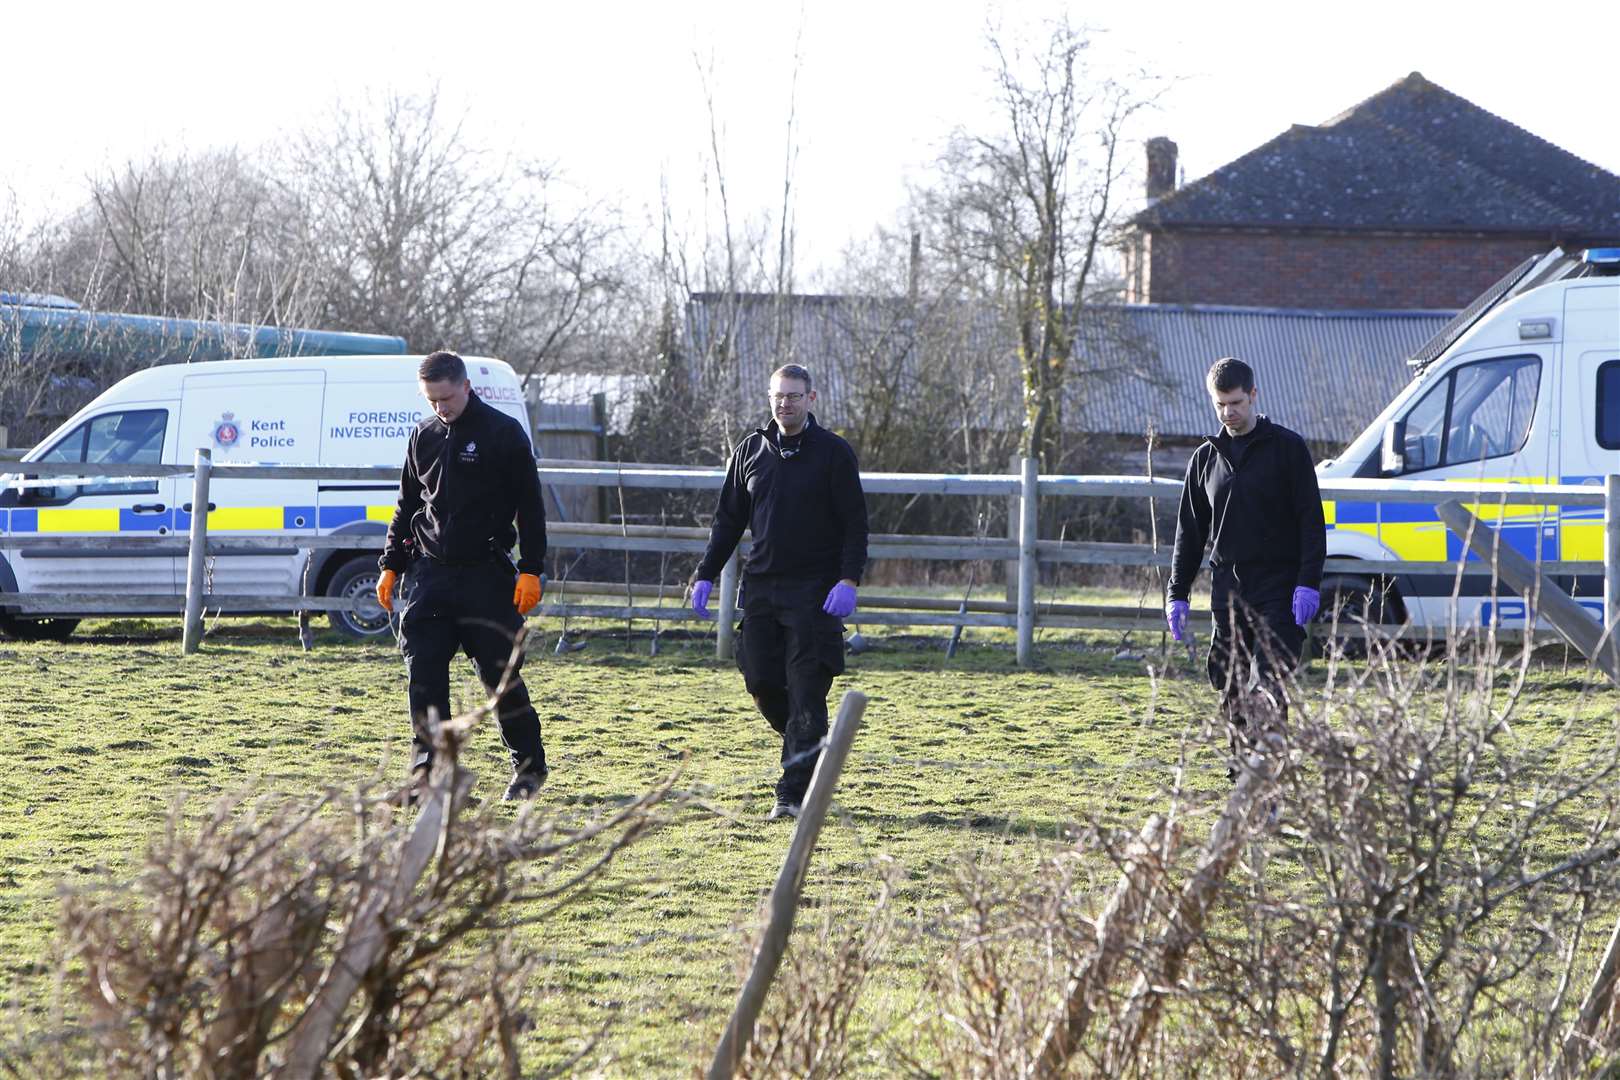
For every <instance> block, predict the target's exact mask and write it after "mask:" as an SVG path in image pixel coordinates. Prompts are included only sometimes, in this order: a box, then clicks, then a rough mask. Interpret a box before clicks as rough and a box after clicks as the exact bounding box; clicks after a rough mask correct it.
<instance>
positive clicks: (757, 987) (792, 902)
mask: <svg viewBox="0 0 1620 1080" xmlns="http://www.w3.org/2000/svg"><path fill="white" fill-rule="evenodd" d="M865 712H866V695H865V694H862V693H861V692H860V691H858V690H850V691H848V692H846V693H845V694H844V700H843V701H842V702H840V703H839V706H838V719H837V720H836V721H835V722H834V723H833V727H832V732H831V734H830V735H829V736H828V739H827V748H826V749H825V750H823V751H822V753H821V760H820V761H818V762H816V773H815V775H814V776H813V777H811V778H810V790H809V791H808V792H807V793H806V794H805V797H804V808H803V809H802V810H801V811H800V812H799V824H798V827H797V828H795V829H794V831H793V843H792V844H791V845H790V846H789V847H788V853H787V859H786V860H784V861H783V863H782V870H781V872H780V873H779V874H777V875H776V884H775V885H774V886H772V888H771V920H770V922H769V923H768V924H767V925H766V927H765V936H764V937H762V938H761V939H760V942H759V951H758V952H756V953H755V954H754V965H753V967H752V968H751V969H750V970H749V972H748V981H747V982H745V983H743V988H742V990H741V991H740V992H739V993H738V994H737V1006H736V1008H734V1009H733V1010H732V1012H731V1021H730V1022H729V1023H727V1024H726V1033H725V1034H724V1035H723V1036H721V1038H720V1045H719V1046H717V1047H715V1049H714V1060H713V1061H712V1062H710V1063H709V1080H731V1077H732V1076H734V1075H735V1074H736V1072H737V1063H738V1062H740V1061H741V1060H742V1056H743V1051H744V1050H746V1049H747V1048H748V1042H749V1040H750V1039H752V1038H753V1037H754V1023H755V1022H756V1021H757V1020H758V1019H759V1010H760V1007H761V1006H762V1005H764V1004H765V994H766V992H767V991H769V990H770V988H771V982H772V981H773V980H774V979H775V978H776V969H777V967H778V966H779V965H780V964H781V963H782V954H783V953H784V952H786V951H787V942H788V935H790V934H792V933H793V918H794V915H795V914H797V912H798V909H799V894H800V893H801V892H802V891H803V890H804V875H805V872H806V871H808V870H809V868H810V855H811V853H812V852H813V851H815V849H816V838H817V837H819V836H820V835H821V826H822V823H823V822H824V821H826V819H827V807H828V806H829V805H830V804H831V803H832V793H833V788H835V787H837V786H838V774H839V773H840V772H842V771H843V768H844V761H845V760H846V759H847V758H848V757H849V748H850V744H851V743H853V742H854V741H855V732H857V731H858V730H860V726H861V717H862V716H863V715H864V714H865Z"/></svg>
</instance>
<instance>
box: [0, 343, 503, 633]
mask: <svg viewBox="0 0 1620 1080" xmlns="http://www.w3.org/2000/svg"><path fill="white" fill-rule="evenodd" d="M420 362H421V358H420V357H417V356H321V357H296V358H284V359H264V360H219V361H210V362H206V363H196V364H169V365H163V366H159V367H153V368H148V369H146V370H144V371H140V372H137V373H135V374H134V375H131V376H129V377H128V378H126V379H123V380H122V381H120V382H118V383H117V384H115V385H114V386H113V387H111V388H110V389H108V390H107V391H106V392H104V393H103V394H101V395H100V396H99V397H97V398H96V399H95V400H94V401H92V402H90V404H88V405H86V406H85V407H84V408H83V409H81V410H79V412H78V413H76V414H75V415H74V416H73V417H72V418H70V419H69V420H68V421H67V422H66V423H64V424H63V425H62V426H61V427H59V428H57V430H56V431H54V432H52V433H51V434H50V435H49V436H47V437H46V438H45V439H44V440H43V441H42V442H40V443H39V445H37V446H35V447H34V448H33V449H32V450H30V451H29V452H28V453H27V454H25V455H24V456H23V458H22V460H21V462H20V463H19V464H16V465H12V466H7V468H8V469H11V470H14V472H13V474H12V475H10V476H6V477H3V478H0V630H3V631H5V632H8V633H10V634H12V635H14V636H23V637H54V638H62V637H65V636H66V635H67V634H69V633H71V632H72V630H73V627H74V625H76V623H77V621H78V619H79V618H80V617H82V616H84V615H87V614H90V612H87V611H74V610H72V608H71V606H64V607H63V608H61V609H60V610H58V609H56V608H54V607H53V608H51V609H50V610H48V611H38V612H37V611H34V610H30V611H29V612H28V614H27V615H26V616H25V615H23V614H20V613H19V611H18V610H17V609H16V608H13V609H11V610H10V611H7V610H6V609H5V606H4V594H5V593H7V592H14V593H15V592H23V593H60V594H64V595H70V594H79V595H84V594H93V595H94V596H96V597H97V598H99V599H101V600H103V601H106V602H109V603H110V604H111V605H112V607H113V608H114V609H115V610H113V611H110V612H109V611H106V610H105V609H104V608H101V607H98V608H97V611H96V614H117V613H118V612H117V611H116V606H117V601H118V599H119V598H121V597H136V596H145V597H151V596H183V595H184V593H185V586H186V581H185V578H186V559H185V558H184V557H183V556H176V555H174V554H158V553H155V552H143V551H140V550H138V549H134V550H131V549H120V548H119V547H118V546H117V545H109V544H107V543H105V541H106V540H107V539H108V538H111V537H120V536H170V535H175V536H186V535H187V534H188V532H189V530H190V527H191V513H192V506H191V491H192V479H191V478H190V477H189V476H180V477H164V478H160V479H138V478H130V477H105V478H103V477H96V478H89V477H80V478H60V479H53V478H39V479H36V478H35V477H32V476H30V475H29V473H28V465H29V463H31V462H66V463H72V462H84V463H95V464H128V465H131V466H137V465H156V464H162V465H190V464H192V463H193V461H194V460H195V456H196V451H197V449H198V448H205V449H207V450H209V451H210V452H211V455H212V461H213V464H214V465H216V466H219V465H233V464H242V465H245V464H252V465H319V466H386V467H389V468H393V469H396V470H397V469H398V468H399V467H400V465H401V463H402V462H403V461H404V459H405V445H406V441H407V440H408V438H409V436H410V433H411V429H412V428H414V427H415V426H416V424H417V422H418V421H420V420H421V419H422V418H423V417H425V416H427V415H428V407H427V402H426V400H425V399H423V397H422V396H421V394H420V392H419V390H418V384H417V378H416V370H417V365H418V364H419V363H420ZM466 363H467V374H468V377H469V378H470V380H471V381H472V385H473V390H474V392H476V393H477V394H478V396H479V397H481V398H483V399H484V400H485V401H486V402H488V403H489V404H490V405H492V406H494V407H495V408H497V409H499V410H501V411H502V412H504V413H507V414H508V415H510V416H512V417H513V418H515V419H517V420H518V421H519V422H521V423H522V425H523V430H524V431H526V432H527V431H529V430H530V425H529V416H528V407H527V405H526V404H525V401H524V396H523V388H522V385H521V383H520V382H519V380H518V377H517V374H516V373H515V372H514V371H513V370H512V368H511V367H510V366H508V365H507V364H506V363H504V362H502V361H500V360H491V359H481V358H477V357H468V358H466ZM397 493H398V483H397V481H389V482H384V481H366V480H359V481H356V480H331V481H327V480H319V481H318V480H313V479H309V480H305V479H241V478H236V479H233V478H231V477H230V476H229V474H228V473H222V472H215V473H213V475H212V477H211V479H210V487H209V506H208V509H207V513H208V532H209V535H210V536H211V537H214V536H217V537H220V538H241V537H267V538H272V539H273V540H275V541H281V542H283V543H281V544H277V545H276V546H274V547H272V548H270V549H268V550H265V551H263V552H262V553H260V552H255V553H254V554H251V555H220V556H217V557H215V558H213V559H212V565H211V567H210V571H209V573H210V585H211V587H210V588H209V589H208V591H209V592H211V593H216V594H236V595H241V596H256V597H267V598H273V597H288V598H291V597H296V596H299V595H301V594H306V595H312V596H331V597H352V598H358V599H360V600H361V601H362V609H361V610H359V611H355V612H333V613H332V616H331V618H332V625H333V626H334V627H335V628H336V629H338V630H340V631H342V632H344V633H347V634H350V635H352V636H366V635H370V634H377V633H381V632H384V631H385V630H386V629H387V627H388V620H387V617H386V615H385V613H384V612H383V611H382V609H381V607H379V606H377V604H376V600H375V598H374V597H375V588H376V582H377V555H378V551H377V550H376V549H375V548H358V547H357V548H352V549H350V548H316V549H311V548H308V547H301V546H300V544H299V542H300V541H301V540H304V539H307V538H309V537H316V536H356V537H358V536H364V535H373V534H381V533H383V532H385V531H386V530H387V527H388V522H389V521H390V520H391V519H392V517H393V512H394V502H395V498H396V496H397ZM37 536H48V537H52V538H55V539H58V540H60V541H62V543H61V544H59V545H56V544H53V545H51V546H50V547H49V548H48V549H42V548H38V547H33V548H10V549H8V548H6V547H5V546H4V540H5V538H7V537H37ZM76 541H77V543H76ZM141 610H142V609H141V608H140V607H139V606H137V605H132V606H131V607H130V609H129V613H136V612H139V611H141ZM146 610H147V611H148V612H149V611H150V609H149V608H147V609H146ZM231 610H232V611H233V612H236V611H240V610H247V609H243V608H236V607H233V608H232V609H231ZM262 610H280V611H290V610H291V609H290V608H288V607H279V608H275V607H267V608H263V609H262ZM41 616H44V617H41Z"/></svg>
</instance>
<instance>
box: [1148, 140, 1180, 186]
mask: <svg viewBox="0 0 1620 1080" xmlns="http://www.w3.org/2000/svg"><path fill="white" fill-rule="evenodd" d="M1174 190H1176V144H1175V143H1173V142H1171V141H1170V140H1169V139H1167V138H1165V137H1164V136H1163V135H1156V136H1154V137H1153V138H1151V139H1149V140H1148V141H1147V197H1148V198H1150V199H1162V198H1164V197H1165V196H1166V195H1168V194H1170V193H1171V192H1172V191H1174Z"/></svg>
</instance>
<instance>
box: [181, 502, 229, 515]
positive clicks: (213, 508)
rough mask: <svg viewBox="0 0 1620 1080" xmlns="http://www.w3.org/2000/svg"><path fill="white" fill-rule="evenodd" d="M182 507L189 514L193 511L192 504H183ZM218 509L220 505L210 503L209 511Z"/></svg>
mask: <svg viewBox="0 0 1620 1080" xmlns="http://www.w3.org/2000/svg"><path fill="white" fill-rule="evenodd" d="M180 509H181V510H183V511H184V512H185V513H188V514H189V513H191V504H190V503H186V505H184V506H182V507H181V508H180ZM218 509H219V507H217V506H215V505H214V504H213V503H209V504H208V511H209V513H212V512H214V511H215V510H218Z"/></svg>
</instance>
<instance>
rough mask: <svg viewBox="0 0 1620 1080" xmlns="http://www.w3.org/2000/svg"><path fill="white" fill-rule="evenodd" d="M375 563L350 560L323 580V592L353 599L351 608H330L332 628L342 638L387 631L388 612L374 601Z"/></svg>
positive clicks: (369, 636) (375, 595) (375, 585)
mask: <svg viewBox="0 0 1620 1080" xmlns="http://www.w3.org/2000/svg"><path fill="white" fill-rule="evenodd" d="M379 576H380V575H379V573H378V570H377V564H376V563H374V562H372V561H371V560H369V559H365V558H360V559H350V560H349V561H348V562H346V563H344V564H343V565H342V566H340V567H338V571H337V573H335V574H333V575H332V580H331V581H329V582H327V583H326V595H327V596H330V597H334V598H340V599H344V600H356V601H358V603H357V604H356V606H355V610H353V611H333V612H329V613H328V615H327V617H328V618H329V619H331V621H332V629H334V630H336V631H337V632H338V633H340V634H342V635H343V636H344V637H350V638H356V639H365V638H374V637H377V636H379V635H381V634H386V633H387V632H388V612H386V611H384V610H383V608H382V605H381V604H379V603H377V578H378V577H379Z"/></svg>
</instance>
